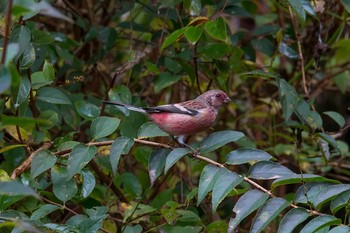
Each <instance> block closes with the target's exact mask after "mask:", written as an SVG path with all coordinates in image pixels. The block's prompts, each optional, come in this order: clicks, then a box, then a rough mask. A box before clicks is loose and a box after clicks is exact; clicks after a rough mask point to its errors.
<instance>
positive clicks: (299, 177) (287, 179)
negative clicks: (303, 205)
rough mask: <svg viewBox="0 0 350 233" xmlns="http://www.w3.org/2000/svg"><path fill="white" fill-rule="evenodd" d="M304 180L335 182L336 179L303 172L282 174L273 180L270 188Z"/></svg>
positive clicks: (303, 181)
mask: <svg viewBox="0 0 350 233" xmlns="http://www.w3.org/2000/svg"><path fill="white" fill-rule="evenodd" d="M305 182H337V181H334V180H331V179H327V178H325V177H322V176H318V175H313V174H303V175H300V174H293V175H288V176H283V177H281V178H278V179H277V180H275V181H274V182H273V183H272V185H271V189H274V188H276V187H278V186H281V185H288V184H297V183H305Z"/></svg>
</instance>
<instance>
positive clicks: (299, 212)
mask: <svg viewBox="0 0 350 233" xmlns="http://www.w3.org/2000/svg"><path fill="white" fill-rule="evenodd" d="M309 216H310V214H309V212H307V211H306V209H304V208H295V209H291V210H290V211H288V213H287V214H286V215H284V217H283V218H282V220H281V222H280V225H279V227H278V232H277V233H292V232H293V230H294V229H295V228H296V227H297V226H298V225H299V224H300V223H302V222H304V221H305V220H306V219H308V218H309Z"/></svg>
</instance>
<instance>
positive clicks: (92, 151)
mask: <svg viewBox="0 0 350 233" xmlns="http://www.w3.org/2000/svg"><path fill="white" fill-rule="evenodd" d="M96 153H97V148H96V147H95V146H86V145H84V144H79V145H76V146H75V147H74V148H73V150H72V152H70V154H69V158H68V163H67V177H66V180H70V179H71V178H72V177H73V176H74V175H75V174H77V173H79V172H80V171H81V170H82V169H83V168H84V167H85V166H86V165H87V164H88V163H89V162H90V160H91V159H93V158H94V157H95V155H96Z"/></svg>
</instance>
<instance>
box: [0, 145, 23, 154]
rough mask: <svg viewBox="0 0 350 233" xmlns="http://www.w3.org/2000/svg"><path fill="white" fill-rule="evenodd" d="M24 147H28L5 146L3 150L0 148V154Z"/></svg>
mask: <svg viewBox="0 0 350 233" xmlns="http://www.w3.org/2000/svg"><path fill="white" fill-rule="evenodd" d="M23 146H26V145H25V144H14V145H10V146H5V147H3V148H0V153H4V152H5V151H8V150H12V149H15V148H17V147H23Z"/></svg>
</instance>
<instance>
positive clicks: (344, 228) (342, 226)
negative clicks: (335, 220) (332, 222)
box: [328, 225, 350, 233]
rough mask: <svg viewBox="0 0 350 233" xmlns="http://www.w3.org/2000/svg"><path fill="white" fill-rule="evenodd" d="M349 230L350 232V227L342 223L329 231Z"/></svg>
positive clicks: (338, 232) (335, 232) (331, 232)
mask: <svg viewBox="0 0 350 233" xmlns="http://www.w3.org/2000/svg"><path fill="white" fill-rule="evenodd" d="M349 232H350V227H348V226H345V225H341V226H337V227H334V228H333V229H332V230H330V231H329V232H328V233H349Z"/></svg>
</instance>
